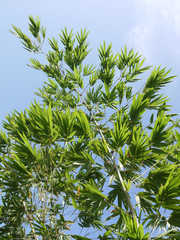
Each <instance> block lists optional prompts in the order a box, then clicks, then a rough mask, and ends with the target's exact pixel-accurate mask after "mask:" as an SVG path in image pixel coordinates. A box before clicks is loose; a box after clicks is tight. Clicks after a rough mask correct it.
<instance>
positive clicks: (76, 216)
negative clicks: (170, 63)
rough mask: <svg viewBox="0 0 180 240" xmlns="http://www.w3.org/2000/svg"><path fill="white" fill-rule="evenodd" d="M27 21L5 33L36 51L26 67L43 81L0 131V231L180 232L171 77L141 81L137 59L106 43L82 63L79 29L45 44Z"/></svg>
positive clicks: (179, 159)
mask: <svg viewBox="0 0 180 240" xmlns="http://www.w3.org/2000/svg"><path fill="white" fill-rule="evenodd" d="M29 21H30V22H29V31H30V33H31V35H32V38H33V40H32V39H31V38H30V37H28V36H27V35H26V34H24V33H23V32H22V31H21V29H20V28H18V27H15V26H13V31H11V32H12V33H13V34H14V35H16V36H17V37H18V38H20V40H21V42H22V44H23V46H24V48H25V49H26V50H28V51H30V52H33V53H37V54H38V53H40V54H43V56H44V57H45V60H44V62H43V63H42V62H40V61H39V60H38V59H35V58H31V59H30V62H31V65H29V66H31V67H32V68H34V69H37V70H41V71H42V72H44V73H45V74H46V76H47V77H48V81H46V82H45V83H44V85H43V87H42V88H41V89H38V92H37V93H36V95H37V96H39V97H40V101H39V102H38V101H36V100H34V102H32V103H31V105H30V106H29V107H28V108H27V109H25V110H24V111H23V112H17V111H14V112H13V113H12V114H11V115H7V116H6V121H4V123H3V127H4V130H5V131H1V132H0V161H1V164H0V189H1V207H0V239H35V240H38V239H43V240H45V239H48V240H50V239H53V240H54V239H68V240H70V239H76V240H88V239H100V240H106V239H117V240H118V239H119V240H120V239H129V240H148V239H154V240H155V239H172V240H175V239H180V233H179V227H180V134H179V132H178V129H179V120H178V119H175V117H176V114H172V113H171V112H170V109H171V107H170V106H169V105H168V101H169V100H168V99H167V97H165V96H164V95H163V94H162V91H161V90H162V88H163V87H165V86H166V84H168V83H170V82H171V81H172V79H173V78H174V76H170V75H169V74H170V71H166V69H165V68H160V67H159V68H154V69H153V70H151V73H150V75H149V77H147V80H145V81H143V80H141V78H142V77H143V73H145V72H147V74H148V73H149V69H151V67H144V66H143V63H144V59H142V58H141V56H140V55H139V54H138V53H134V51H133V50H131V51H129V52H128V51H127V49H126V47H125V48H124V50H121V52H120V53H117V54H116V55H114V54H113V52H112V46H111V44H110V45H109V46H106V44H105V42H104V43H103V45H101V46H100V48H99V49H98V52H99V60H100V64H99V67H96V66H94V65H93V64H92V65H91V64H87V60H86V57H87V55H88V53H89V49H88V43H87V37H88V32H87V31H86V30H84V31H82V30H81V31H80V32H79V33H77V34H75V35H74V33H73V31H71V32H70V33H68V31H67V29H65V30H62V32H61V34H60V35H59V37H60V38H59V41H58V40H56V39H55V38H52V39H49V45H50V50H49V51H47V52H44V50H43V42H44V40H45V37H46V30H45V28H44V27H42V26H41V24H40V20H39V18H38V17H36V18H33V17H32V16H30V17H29ZM60 44H61V46H60ZM138 81H139V82H142V84H141V85H142V86H141V88H140V89H139V90H137V85H136V82H138ZM147 120H148V123H146V122H147ZM91 234H92V235H91Z"/></svg>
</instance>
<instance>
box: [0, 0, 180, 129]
mask: <svg viewBox="0 0 180 240" xmlns="http://www.w3.org/2000/svg"><path fill="white" fill-rule="evenodd" d="M179 13H180V1H179V0H171V1H169V0H156V1H155V0H154V1H153V0H126V1H125V0H111V1H107V0H91V1H89V0H76V1H75V0H66V1H61V0H59V1H58V0H51V1H49V0H31V1H24V0H16V1H12V0H6V1H0V33H1V38H0V52H1V61H0V70H1V80H0V83H1V84H0V125H1V122H2V120H3V119H5V115H6V114H8V113H11V111H12V110H13V109H16V110H18V111H20V110H23V109H24V108H26V107H28V105H29V104H30V102H31V101H33V99H34V97H35V95H34V91H36V89H37V87H41V86H42V84H43V81H45V80H46V76H45V75H44V74H43V73H41V72H38V71H36V70H33V69H31V68H29V67H27V66H26V64H27V63H28V59H29V58H30V57H34V56H32V54H30V53H29V52H26V51H25V50H24V49H23V48H22V45H21V44H20V42H19V40H18V39H17V38H15V37H14V36H13V35H12V34H11V33H10V32H9V31H8V29H12V28H11V25H12V24H13V25H16V26H18V27H20V28H21V29H22V30H24V31H26V32H27V29H28V16H29V15H33V16H34V15H39V17H40V19H41V22H42V25H44V26H45V27H46V28H47V38H49V37H51V36H52V35H53V36H54V37H58V34H59V33H60V29H61V28H64V27H65V26H66V27H67V28H68V29H69V30H70V29H72V28H73V29H74V31H76V30H80V29H81V28H85V27H86V28H87V30H89V31H90V34H89V42H90V48H92V49H93V51H92V52H91V53H90V56H89V60H90V61H91V63H93V62H94V63H97V62H98V57H97V55H98V54H97V47H98V46H99V44H102V43H103V41H104V40H105V41H106V42H107V43H110V42H112V44H113V50H114V52H117V51H120V49H121V48H124V45H125V44H126V45H127V47H128V49H129V50H130V49H131V48H134V49H135V51H138V52H139V53H140V54H142V55H143V57H145V58H146V62H145V63H146V64H147V65H153V66H156V67H158V66H159V65H161V66H162V67H165V66H166V67H167V69H170V68H173V70H172V74H173V75H178V77H177V78H176V79H175V80H174V81H173V83H172V84H170V85H169V86H168V87H167V88H166V90H165V93H166V94H167V95H168V96H169V97H170V98H171V99H172V100H171V104H172V105H173V106H174V107H173V112H180V107H179V102H180V101H179V100H180V96H179V89H180V79H179V78H180V45H179V43H180V14H179Z"/></svg>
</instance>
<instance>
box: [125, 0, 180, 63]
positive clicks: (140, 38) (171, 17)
mask: <svg viewBox="0 0 180 240" xmlns="http://www.w3.org/2000/svg"><path fill="white" fill-rule="evenodd" d="M135 3H136V21H135V24H134V27H133V28H132V29H131V30H130V31H129V32H128V34H127V39H128V43H129V44H130V45H131V46H133V47H134V48H135V49H136V50H140V51H141V53H142V54H143V55H144V56H146V59H147V61H148V62H149V63H151V64H158V62H159V64H160V63H162V60H163V59H164V60H165V59H166V58H168V61H169V63H170V64H172V65H173V64H175V63H176V60H177V58H178V59H179V60H180V48H179V42H180V14H179V12H180V1H179V0H171V1H169V0H135ZM165 64H167V62H166V61H165Z"/></svg>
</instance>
